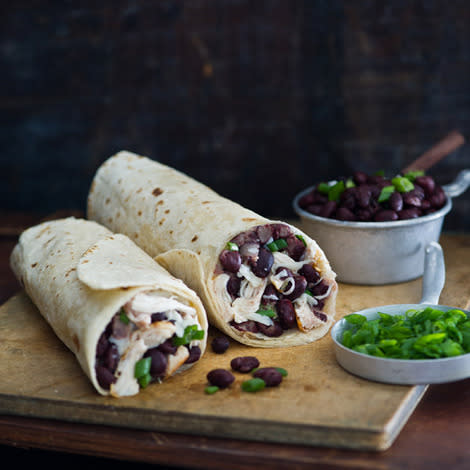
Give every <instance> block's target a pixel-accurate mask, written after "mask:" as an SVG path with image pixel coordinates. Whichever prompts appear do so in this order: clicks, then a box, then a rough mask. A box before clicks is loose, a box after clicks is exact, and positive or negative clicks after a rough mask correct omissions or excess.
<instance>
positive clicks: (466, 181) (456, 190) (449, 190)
mask: <svg viewBox="0 0 470 470" xmlns="http://www.w3.org/2000/svg"><path fill="white" fill-rule="evenodd" d="M469 186H470V169H468V168H467V169H465V170H462V171H461V172H460V173H459V174H458V175H457V178H455V180H454V181H453V182H452V183H449V184H446V185H444V186H443V187H442V188H443V189H444V191H445V193H446V194H447V196H449V197H457V196H460V195H461V194H463V193H464V192H465V191H466V190H467V189H468V187H469Z"/></svg>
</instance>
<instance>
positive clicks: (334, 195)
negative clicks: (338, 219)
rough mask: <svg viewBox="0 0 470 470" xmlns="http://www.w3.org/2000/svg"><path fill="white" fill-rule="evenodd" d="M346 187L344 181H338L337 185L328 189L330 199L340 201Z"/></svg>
mask: <svg viewBox="0 0 470 470" xmlns="http://www.w3.org/2000/svg"><path fill="white" fill-rule="evenodd" d="M345 189H346V186H345V184H344V181H338V182H337V183H336V184H335V185H333V186H331V187H330V189H329V191H328V200H329V201H336V202H338V201H339V197H340V196H341V194H342V193H343V192H344V190H345Z"/></svg>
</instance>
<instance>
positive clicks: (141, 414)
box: [0, 238, 470, 450]
mask: <svg viewBox="0 0 470 470" xmlns="http://www.w3.org/2000/svg"><path fill="white" fill-rule="evenodd" d="M453 240H457V241H456V242H455V241H453V242H452V243H454V244H455V243H456V246H452V250H446V246H444V252H445V254H446V255H447V253H449V252H450V253H451V255H452V256H451V259H448V257H447V256H446V263H447V283H446V288H445V289H444V291H443V294H442V296H441V303H442V304H447V305H455V306H457V307H461V308H464V307H468V305H467V304H468V303H469V301H470V296H469V289H468V285H467V279H468V275H469V269H468V267H467V266H466V264H465V260H467V261H468V259H469V253H470V247H469V246H468V244H465V242H462V243H461V244H460V245H459V239H458V238H457V239H453ZM462 240H464V239H462ZM420 293H421V281H420V280H416V281H412V282H408V283H404V284H396V285H391V286H380V287H367V286H352V285H344V284H342V285H340V289H339V295H338V314H337V318H340V317H341V316H343V315H345V314H347V313H350V312H351V311H354V310H359V309H362V308H366V307H370V306H374V305H384V304H390V303H402V302H411V303H413V302H417V301H419V298H420ZM215 334H217V332H216V331H211V335H212V336H213V335H215ZM240 355H255V356H257V357H258V359H259V360H260V362H261V365H262V366H280V367H284V368H285V369H287V370H288V372H289V376H288V377H287V378H286V379H285V380H284V381H283V383H282V384H281V386H280V387H278V388H272V389H265V390H263V391H261V392H259V393H256V394H248V393H245V392H243V391H241V389H240V384H241V382H242V381H243V380H245V379H246V378H248V377H247V375H244V374H239V373H236V374H235V376H236V381H235V383H234V384H232V386H231V387H230V388H229V389H227V390H222V391H219V392H217V393H216V394H215V395H206V394H205V393H204V388H205V387H206V385H207V382H206V374H207V372H209V371H210V370H211V369H214V368H218V367H222V368H228V369H229V368H230V360H231V359H232V358H234V357H236V356H240ZM425 390H426V387H424V386H415V387H409V386H395V385H385V384H380V383H374V382H370V381H366V380H363V379H361V378H358V377H355V376H353V375H351V374H349V373H347V372H346V371H344V370H343V369H341V367H339V366H338V364H337V363H336V360H335V357H334V354H333V349H332V340H331V338H330V336H329V335H328V336H326V337H324V338H323V339H321V340H319V341H317V342H315V343H313V344H310V345H306V346H300V347H294V348H284V349H282V348H281V349H273V350H270V349H255V348H249V347H246V346H242V345H240V344H238V343H235V342H231V346H230V348H229V350H228V351H227V352H226V353H225V354H223V355H216V354H214V353H213V352H212V351H211V350H210V348H208V351H207V352H206V354H205V355H204V357H203V358H202V360H201V361H200V362H199V363H198V364H197V365H195V366H194V367H193V368H192V369H190V370H189V371H187V372H184V373H182V374H178V375H176V376H175V377H172V378H170V379H169V380H167V381H166V382H164V383H162V384H159V385H158V384H155V385H151V386H149V387H148V388H147V389H145V390H143V391H142V392H141V393H140V394H139V395H137V396H135V397H128V398H121V399H115V398H107V397H101V396H99V395H98V394H96V392H95V391H94V389H93V388H92V386H91V384H90V383H89V381H88V379H87V378H86V376H85V375H84V374H83V373H82V371H81V369H80V367H79V365H78V363H77V361H76V360H75V357H74V356H73V354H72V353H70V352H69V351H68V350H67V349H66V348H65V346H63V344H62V343H61V342H60V341H59V340H58V339H57V338H56V336H55V335H54V333H53V332H52V330H51V329H50V327H49V326H48V324H47V323H46V322H45V321H44V320H43V319H42V317H41V316H40V314H39V312H38V311H37V309H36V308H35V307H34V305H33V304H32V303H31V302H30V300H29V299H28V297H27V296H26V295H25V294H24V293H22V292H21V293H19V294H18V295H16V296H15V297H13V298H11V299H10V300H9V301H8V302H7V303H6V304H4V305H3V306H2V307H1V308H0V413H2V414H16V415H23V416H32V417H44V418H56V419H60V420H67V421H74V422H85V423H97V424H107V425H114V426H120V427H125V428H139V429H149V430H158V431H169V432H181V433H193V434H198V435H207V436H216V437H227V438H239V439H249V440H260V441H271V442H282V443H293V444H307V445H322V446H334V447H349V448H358V449H375V450H383V449H386V448H388V447H389V446H390V445H391V444H392V442H393V441H394V439H395V438H396V436H397V435H398V433H399V431H400V429H401V428H402V427H403V425H404V424H405V423H406V421H407V419H408V417H409V416H410V414H411V413H412V411H413V409H414V408H415V406H416V405H417V403H418V402H419V400H420V398H421V397H422V395H423V393H424V392H425Z"/></svg>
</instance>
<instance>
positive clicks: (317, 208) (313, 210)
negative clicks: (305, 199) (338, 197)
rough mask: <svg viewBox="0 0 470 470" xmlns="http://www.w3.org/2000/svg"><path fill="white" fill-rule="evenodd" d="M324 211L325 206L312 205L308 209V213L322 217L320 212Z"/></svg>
mask: <svg viewBox="0 0 470 470" xmlns="http://www.w3.org/2000/svg"><path fill="white" fill-rule="evenodd" d="M322 209H323V204H310V205H309V206H308V207H306V209H305V210H306V211H308V212H310V213H311V214H313V215H318V216H320V212H321V211H322Z"/></svg>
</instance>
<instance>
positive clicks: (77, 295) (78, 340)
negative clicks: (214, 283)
mask: <svg viewBox="0 0 470 470" xmlns="http://www.w3.org/2000/svg"><path fill="white" fill-rule="evenodd" d="M10 263H11V267H12V269H13V271H14V273H15V275H16V276H17V278H18V280H19V281H20V283H21V284H22V286H23V287H24V289H25V291H26V293H27V294H28V295H29V297H30V298H31V300H32V301H33V302H34V303H35V304H36V306H37V307H38V309H39V311H40V312H41V314H42V316H43V317H44V318H45V319H46V320H47V322H48V323H49V324H50V326H51V327H52V328H53V330H54V332H55V333H56V334H57V336H58V337H59V338H60V339H61V340H62V341H63V342H64V343H65V345H66V346H67V347H68V348H69V349H70V350H71V351H72V352H73V353H74V354H75V356H76V357H77V359H78V361H79V363H80V365H81V367H82V369H83V370H84V371H85V373H86V374H87V375H88V377H89V378H90V380H91V382H92V384H93V386H94V387H95V388H96V390H97V391H98V392H99V393H100V394H102V395H112V396H115V397H121V396H129V395H135V394H137V393H138V392H139V390H140V389H141V388H144V387H146V386H147V385H149V384H150V383H153V382H160V381H162V380H164V379H166V378H167V377H170V376H171V375H172V374H174V373H175V372H176V371H179V370H184V369H186V368H188V367H190V366H192V365H193V364H194V363H195V362H197V361H198V360H199V358H200V357H201V355H202V354H203V353H204V350H205V347H206V338H207V319H206V313H205V310H204V307H203V305H202V302H201V300H200V299H199V297H198V296H197V295H196V294H195V292H194V291H192V290H191V289H189V288H188V287H187V286H186V285H185V284H184V283H183V281H181V280H180V279H176V278H175V277H173V276H172V275H171V274H170V273H168V272H167V271H166V270H165V269H164V268H163V267H161V266H159V265H158V264H157V263H156V262H155V261H154V260H153V259H152V258H151V257H150V256H148V255H147V254H146V253H145V252H144V251H142V250H141V249H140V248H139V247H138V246H137V245H136V244H135V243H133V242H132V241H131V240H130V239H129V238H127V237H126V236H125V235H122V234H113V233H112V232H110V231H109V230H108V229H107V228H105V227H103V226H101V225H99V224H97V223H95V222H92V221H87V220H81V219H75V218H73V217H70V218H66V219H61V220H55V221H51V222H44V223H42V224H40V225H36V226H34V227H32V228H29V229H27V230H26V231H25V232H23V233H22V234H21V236H20V239H19V241H18V244H17V245H16V246H15V248H14V249H13V252H12V254H11V258H10Z"/></svg>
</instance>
